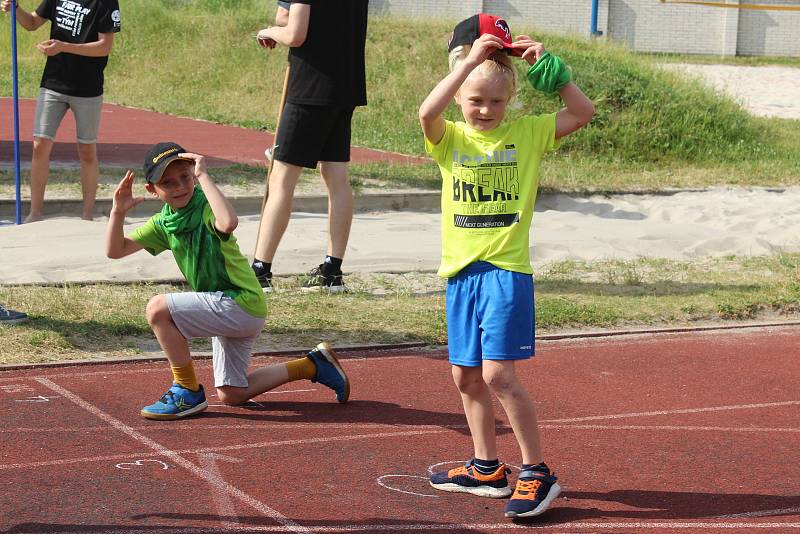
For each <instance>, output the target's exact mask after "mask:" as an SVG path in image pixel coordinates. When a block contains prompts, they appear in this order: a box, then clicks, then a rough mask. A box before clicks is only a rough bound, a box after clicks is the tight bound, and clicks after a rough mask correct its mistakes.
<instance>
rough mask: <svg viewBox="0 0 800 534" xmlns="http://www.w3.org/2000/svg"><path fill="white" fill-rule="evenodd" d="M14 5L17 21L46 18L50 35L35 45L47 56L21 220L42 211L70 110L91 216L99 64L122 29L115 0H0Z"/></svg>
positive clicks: (34, 25) (36, 23) (26, 23)
mask: <svg viewBox="0 0 800 534" xmlns="http://www.w3.org/2000/svg"><path fill="white" fill-rule="evenodd" d="M12 6H15V9H16V15H17V20H18V21H19V24H20V26H22V27H23V28H25V29H26V30H28V31H34V30H36V29H38V28H39V27H40V26H41V25H42V24H44V23H45V21H47V20H49V21H50V22H51V24H50V38H49V39H48V40H46V41H43V42H41V43H39V44H38V45H36V47H37V48H38V49H39V51H40V52H41V53H42V54H44V55H46V56H47V62H46V63H45V66H44V72H43V73H42V81H41V88H40V90H39V98H38V100H37V102H36V118H35V120H34V125H33V158H32V160H31V209H30V212H29V213H28V217H27V218H26V219H25V222H26V223H28V222H35V221H40V220H42V218H43V217H44V191H45V188H46V187H47V180H48V178H49V175H50V151H51V150H52V149H53V142H54V140H55V137H56V130H58V127H59V125H60V124H61V119H63V118H64V115H65V114H66V112H67V109H71V110H72V114H73V115H74V116H75V127H76V130H77V138H78V156H79V158H80V162H81V190H82V193H83V218H84V219H86V220H91V219H92V218H93V217H94V202H95V195H96V194H97V177H98V175H99V173H100V167H99V163H98V161H97V131H98V129H99V127H100V111H101V108H102V107H103V70H104V69H105V68H106V64H107V63H108V55H109V54H110V53H111V48H112V47H113V45H114V34H115V33H117V32H118V31H120V13H119V2H118V0H42V3H41V4H39V7H37V8H36V10H35V11H33V12H28V11H25V10H24V9H22V8H21V7H20V6H19V4H18V3H17V0H2V2H1V3H0V8H2V10H3V11H9V10H10V9H11V7H12Z"/></svg>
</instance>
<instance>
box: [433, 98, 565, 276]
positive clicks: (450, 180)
mask: <svg viewBox="0 0 800 534" xmlns="http://www.w3.org/2000/svg"><path fill="white" fill-rule="evenodd" d="M555 131H556V115H555V113H553V114H550V115H536V116H531V115H529V116H525V117H522V118H520V119H517V120H514V121H509V122H505V123H503V124H501V125H500V126H498V127H497V128H495V129H494V130H491V131H488V132H482V131H479V130H474V129H473V128H471V127H470V126H469V125H467V124H465V123H463V122H455V123H454V122H450V121H446V126H445V132H444V136H443V137H442V140H441V141H439V143H438V144H436V145H434V144H432V143H431V142H430V141H429V140H428V139H426V140H425V150H427V151H428V153H429V154H430V155H431V156H432V157H433V159H434V160H435V161H436V163H437V164H438V165H439V170H440V171H441V173H442V262H441V265H440V267H439V275H440V276H443V277H450V276H453V275H455V274H456V273H458V272H459V271H460V270H461V269H463V268H464V267H466V266H467V265H469V264H471V263H474V262H476V261H486V262H489V263H491V264H493V265H495V266H496V267H499V268H501V269H506V270H508V271H516V272H520V273H526V274H532V273H533V268H532V267H531V260H530V245H529V237H528V236H529V231H530V226H531V219H532V218H533V208H534V203H535V201H536V190H537V188H538V187H539V163H540V161H541V159H542V155H543V154H544V153H545V152H547V151H550V150H553V149H554V148H556V147H557V146H558V142H557V141H556V138H555Z"/></svg>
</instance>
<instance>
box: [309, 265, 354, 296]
mask: <svg viewBox="0 0 800 534" xmlns="http://www.w3.org/2000/svg"><path fill="white" fill-rule="evenodd" d="M324 265H325V264H323V263H320V264H319V265H317V266H316V267H314V268H313V269H311V271H309V273H308V275H307V278H306V281H305V283H304V284H303V287H304V288H305V289H318V288H321V289H326V290H328V291H330V292H331V293H342V292H344V291H347V288H346V287H345V286H344V280H343V279H342V273H341V272H339V273H337V274H326V273H325V269H324V268H323V267H324Z"/></svg>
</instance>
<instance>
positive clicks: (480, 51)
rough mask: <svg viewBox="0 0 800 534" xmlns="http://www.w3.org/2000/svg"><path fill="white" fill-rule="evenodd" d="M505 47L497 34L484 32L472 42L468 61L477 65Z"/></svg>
mask: <svg viewBox="0 0 800 534" xmlns="http://www.w3.org/2000/svg"><path fill="white" fill-rule="evenodd" d="M502 49H503V41H502V39H500V38H499V37H497V36H496V35H490V34H488V33H484V34H483V35H481V36H480V37H478V38H477V39H476V40H475V42H473V43H472V49H471V50H470V51H469V55H468V56H467V59H466V61H467V62H469V63H471V64H472V65H473V66H475V67H477V66H478V65H480V64H481V63H483V62H484V61H486V60H487V59H488V58H489V56H491V55H492V53H494V52H497V51H498V50H502Z"/></svg>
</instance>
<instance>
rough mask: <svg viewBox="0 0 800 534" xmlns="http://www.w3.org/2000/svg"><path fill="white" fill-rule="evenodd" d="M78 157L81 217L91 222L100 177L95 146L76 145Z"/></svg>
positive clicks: (90, 144)
mask: <svg viewBox="0 0 800 534" xmlns="http://www.w3.org/2000/svg"><path fill="white" fill-rule="evenodd" d="M78 156H79V157H80V160H81V191H82V193H83V215H82V217H83V219H85V220H87V221H91V220H92V219H93V218H94V203H95V198H96V196H97V177H98V176H99V175H100V164H99V163H98V161H97V144H95V143H78Z"/></svg>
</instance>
